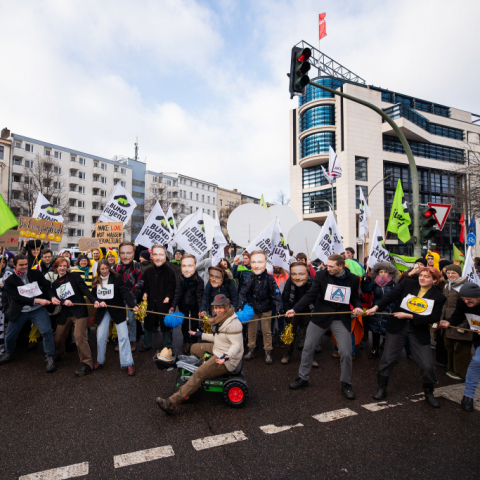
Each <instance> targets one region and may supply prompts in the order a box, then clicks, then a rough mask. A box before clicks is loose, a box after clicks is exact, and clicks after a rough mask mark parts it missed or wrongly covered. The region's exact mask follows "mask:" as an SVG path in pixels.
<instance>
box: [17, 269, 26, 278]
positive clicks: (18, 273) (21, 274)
mask: <svg viewBox="0 0 480 480" xmlns="http://www.w3.org/2000/svg"><path fill="white" fill-rule="evenodd" d="M14 271H15V273H16V274H17V275H18V276H19V277H23V276H24V275H25V273H27V272H25V273H20V272H19V271H18V270H17V269H14Z"/></svg>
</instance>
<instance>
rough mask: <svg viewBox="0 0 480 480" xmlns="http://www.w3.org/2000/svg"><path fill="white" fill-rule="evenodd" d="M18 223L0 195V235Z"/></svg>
mask: <svg viewBox="0 0 480 480" xmlns="http://www.w3.org/2000/svg"><path fill="white" fill-rule="evenodd" d="M17 225H18V221H17V219H16V218H15V215H14V214H13V213H12V211H11V210H10V209H9V208H8V205H7V204H6V203H5V200H4V199H3V197H2V195H0V235H3V234H4V233H5V232H6V231H7V230H10V229H11V228H13V227H16V226H17Z"/></svg>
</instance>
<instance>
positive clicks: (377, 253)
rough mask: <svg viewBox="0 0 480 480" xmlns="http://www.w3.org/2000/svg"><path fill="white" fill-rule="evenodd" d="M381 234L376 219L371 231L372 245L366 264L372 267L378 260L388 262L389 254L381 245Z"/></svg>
mask: <svg viewBox="0 0 480 480" xmlns="http://www.w3.org/2000/svg"><path fill="white" fill-rule="evenodd" d="M382 241H383V235H382V232H381V231H380V228H379V226H378V220H377V222H376V223H375V230H374V232H373V239H372V247H371V248H370V255H369V256H368V262H367V265H368V266H369V267H370V268H373V267H374V266H375V264H377V263H378V262H389V261H390V255H389V254H388V251H387V250H386V249H385V248H384V247H383V245H382Z"/></svg>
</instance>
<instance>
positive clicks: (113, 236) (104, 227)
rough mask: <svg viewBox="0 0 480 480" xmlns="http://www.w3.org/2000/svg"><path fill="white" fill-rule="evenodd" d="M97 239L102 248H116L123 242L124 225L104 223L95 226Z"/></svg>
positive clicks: (120, 223)
mask: <svg viewBox="0 0 480 480" xmlns="http://www.w3.org/2000/svg"><path fill="white" fill-rule="evenodd" d="M95 237H96V238H97V239H98V245H99V246H100V247H112V248H116V247H118V246H119V245H120V244H121V243H122V242H123V223H122V222H104V223H97V224H96V225H95Z"/></svg>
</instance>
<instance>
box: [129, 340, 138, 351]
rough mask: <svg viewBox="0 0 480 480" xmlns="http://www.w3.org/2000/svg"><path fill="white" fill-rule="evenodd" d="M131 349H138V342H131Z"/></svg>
mask: <svg viewBox="0 0 480 480" xmlns="http://www.w3.org/2000/svg"><path fill="white" fill-rule="evenodd" d="M130 349H131V350H132V352H134V351H135V350H136V349H137V342H130Z"/></svg>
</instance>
